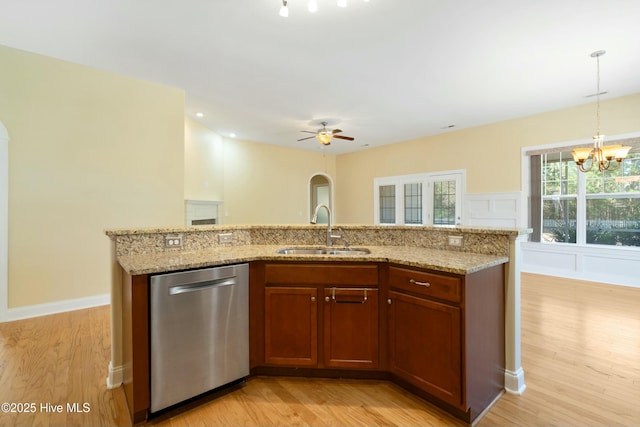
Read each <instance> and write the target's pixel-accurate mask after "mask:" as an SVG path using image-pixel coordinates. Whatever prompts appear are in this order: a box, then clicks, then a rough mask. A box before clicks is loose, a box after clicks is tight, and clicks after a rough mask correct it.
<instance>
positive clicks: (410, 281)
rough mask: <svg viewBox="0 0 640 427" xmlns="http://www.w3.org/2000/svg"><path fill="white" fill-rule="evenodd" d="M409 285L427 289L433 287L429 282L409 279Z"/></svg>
mask: <svg viewBox="0 0 640 427" xmlns="http://www.w3.org/2000/svg"><path fill="white" fill-rule="evenodd" d="M409 283H411V284H412V285H417V286H424V287H425V288H430V287H431V283H429V282H418V281H417V280H414V279H409Z"/></svg>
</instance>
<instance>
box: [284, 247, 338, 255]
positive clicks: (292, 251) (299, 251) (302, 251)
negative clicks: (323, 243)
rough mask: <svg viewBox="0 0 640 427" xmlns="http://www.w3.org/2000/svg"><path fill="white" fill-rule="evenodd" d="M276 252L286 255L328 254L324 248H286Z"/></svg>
mask: <svg viewBox="0 0 640 427" xmlns="http://www.w3.org/2000/svg"><path fill="white" fill-rule="evenodd" d="M276 252H277V253H279V254H284V255H323V254H326V253H327V250H326V249H322V248H284V249H278V250H277V251H276Z"/></svg>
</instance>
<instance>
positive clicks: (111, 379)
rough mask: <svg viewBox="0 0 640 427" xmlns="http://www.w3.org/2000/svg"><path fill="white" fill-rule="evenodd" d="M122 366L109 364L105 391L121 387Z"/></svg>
mask: <svg viewBox="0 0 640 427" xmlns="http://www.w3.org/2000/svg"><path fill="white" fill-rule="evenodd" d="M123 375H124V366H116V367H114V366H113V365H112V362H109V374H108V375H107V389H109V390H112V389H114V388H118V387H120V386H121V385H122V379H123V378H124V376H123Z"/></svg>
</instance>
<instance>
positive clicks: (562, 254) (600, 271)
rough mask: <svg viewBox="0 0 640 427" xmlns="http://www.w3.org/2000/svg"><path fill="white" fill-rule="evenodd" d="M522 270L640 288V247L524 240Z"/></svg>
mask: <svg viewBox="0 0 640 427" xmlns="http://www.w3.org/2000/svg"><path fill="white" fill-rule="evenodd" d="M521 266H522V269H521V270H522V271H523V272H525V273H537V274H546V275H550V276H559V277H566V278H569V279H579V280H588V281H592V282H600V283H609V284H613V285H624V286H632V287H635V288H640V274H638V272H639V271H640V249H636V248H617V247H616V248H608V247H597V246H576V245H556V244H548V243H535V242H523V243H522V264H521Z"/></svg>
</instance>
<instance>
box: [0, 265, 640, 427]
mask: <svg viewBox="0 0 640 427" xmlns="http://www.w3.org/2000/svg"><path fill="white" fill-rule="evenodd" d="M109 340H110V338H109V308H108V307H106V306H105V307H98V308H93V309H88V310H79V311H75V312H70V313H63V314H57V315H52V316H46V317H40V318H35V319H27V320H21V321H16V322H9V323H4V324H0V403H2V402H10V403H15V404H16V405H15V406H18V404H21V403H22V404H25V403H26V404H30V403H35V404H36V410H35V412H33V413H20V414H18V413H6V412H0V426H12V425H16V426H29V425H39V426H47V425H51V426H84V425H94V426H115V425H117V426H121V425H122V426H127V425H130V423H129V419H128V413H127V409H126V406H125V403H124V396H123V393H122V389H116V390H113V391H110V390H106V388H105V377H106V368H107V365H108V363H109V357H110V354H109V343H110V341H109ZM522 359H523V360H522V361H523V367H524V371H525V382H526V384H527V389H526V391H525V392H524V394H523V395H522V396H516V395H509V394H506V395H504V396H503V397H502V398H501V399H500V400H499V401H498V403H497V404H496V405H495V406H494V407H493V408H492V409H491V410H490V411H489V413H488V414H487V415H486V416H485V418H483V419H482V420H481V421H480V423H479V427H488V426H495V425H497V426H514V425H523V426H547V425H566V426H614V425H617V426H640V289H634V288H624V287H619V286H608V285H598V284H594V283H589V282H576V281H567V280H562V279H556V278H551V277H547V276H538V275H531V274H523V278H522ZM76 402H77V403H79V404H80V407H82V403H85V402H86V403H88V404H89V406H90V411H89V412H86V413H70V412H68V411H67V408H66V405H67V403H71V404H73V403H76ZM46 403H51V404H53V405H63V412H62V413H47V412H45V411H44V410H43V408H42V407H41V404H42V405H44V404H46ZM27 407H28V406H27ZM14 409H18V408H14ZM150 424H152V425H154V426H186V425H189V426H192V425H202V426H229V425H233V426H287V425H289V426H300V425H310V426H365V425H366V426H369V425H388V426H400V425H403V426H404V425H412V426H444V425H446V426H461V425H463V423H461V422H459V421H458V420H456V419H454V418H452V417H450V416H449V415H447V414H446V413H444V412H442V411H440V410H438V409H436V408H434V407H433V406H431V405H429V404H427V403H425V402H424V401H422V400H421V399H419V398H417V397H415V396H413V395H411V394H409V393H407V392H405V391H403V390H402V389H401V388H399V387H397V386H395V385H393V384H391V383H388V382H385V381H360V380H325V379H313V380H311V379H300V378H270V377H258V378H253V379H251V380H249V381H247V382H246V383H245V384H244V385H243V386H240V387H238V388H237V389H236V390H234V391H232V392H230V393H227V394H224V395H221V396H217V398H215V399H213V398H209V399H206V400H204V401H200V402H198V405H190V406H188V407H187V408H184V409H183V410H181V411H180V412H179V413H173V414H168V415H167V416H165V417H161V418H159V419H156V420H153V421H152V422H151V423H150Z"/></svg>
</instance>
